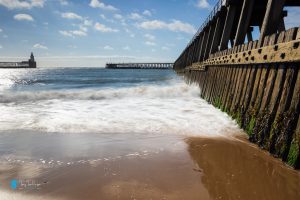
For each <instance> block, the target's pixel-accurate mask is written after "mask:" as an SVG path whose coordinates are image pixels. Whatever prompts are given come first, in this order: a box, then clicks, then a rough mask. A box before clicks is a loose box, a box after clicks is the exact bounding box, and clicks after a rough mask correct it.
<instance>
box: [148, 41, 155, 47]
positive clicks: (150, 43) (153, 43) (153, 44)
mask: <svg viewBox="0 0 300 200" xmlns="http://www.w3.org/2000/svg"><path fill="white" fill-rule="evenodd" d="M145 44H146V45H148V46H156V43H155V42H150V41H146V42H145Z"/></svg>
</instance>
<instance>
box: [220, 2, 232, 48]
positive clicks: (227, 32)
mask: <svg viewBox="0 0 300 200" xmlns="http://www.w3.org/2000/svg"><path fill="white" fill-rule="evenodd" d="M235 14H236V5H229V6H228V8H227V16H226V20H225V26H224V30H223V34H222V39H221V43H220V50H224V49H227V48H228V41H229V40H230V36H231V31H232V26H233V22H234V17H235Z"/></svg>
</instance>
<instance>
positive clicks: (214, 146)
mask: <svg viewBox="0 0 300 200" xmlns="http://www.w3.org/2000/svg"><path fill="white" fill-rule="evenodd" d="M15 134H18V133H15ZM11 135H12V134H11V133H10V136H9V137H10V138H11V137H12V136H11ZM27 137H28V134H27ZM33 137H35V135H34V134H33V135H32V138H33ZM78 137H79V136H78V135H77V136H76V135H75V136H74V135H64V137H63V136H62V135H60V134H54V135H47V136H44V137H40V138H35V140H36V139H40V142H39V143H37V141H34V144H39V145H40V146H43V147H44V146H46V145H45V144H46V143H47V141H52V142H51V145H50V146H48V148H47V147H45V148H44V150H42V149H39V147H38V146H36V145H31V147H30V146H28V148H29V149H28V151H30V152H31V153H32V158H35V159H36V160H26V159H23V160H22V161H21V159H20V158H19V159H20V160H18V158H16V159H15V160H13V158H10V159H11V160H10V161H9V162H8V161H7V162H2V163H0V167H1V173H0V180H1V190H0V195H1V199H5V200H6V199H33V200H35V199H50V200H51V199H65V200H68V199H174V200H175V199H176V200H177V199H204V200H206V199H207V200H209V199H249V200H250V199H266V200H268V199H270V200H274V199H275V200H277V199H278V200H280V199H289V200H293V199H295V200H296V199H298V198H299V196H300V191H299V186H300V173H299V172H298V171H295V170H293V169H291V168H289V167H287V166H285V165H284V164H283V163H282V162H280V161H279V160H278V159H275V158H273V157H271V156H270V155H268V154H267V153H266V152H264V151H262V150H260V149H258V148H257V147H255V146H254V145H252V144H250V143H249V142H248V141H247V140H246V138H244V137H239V138H231V139H230V138H228V139H226V138H214V137H213V138H200V137H189V138H186V137H182V136H171V135H166V136H151V137H150V136H147V137H146V136H145V137H142V136H139V137H137V138H134V137H133V136H127V137H128V138H127V139H125V138H123V139H120V138H118V139H117V137H118V136H115V137H114V138H113V139H112V138H111V137H110V139H109V141H108V140H107V141H105V140H103V138H102V139H101V142H100V140H98V141H97V136H96V135H93V134H91V135H89V136H85V138H86V139H85V141H84V144H85V147H84V148H86V147H89V148H88V149H85V150H83V149H81V148H82V146H81V147H80V145H79V146H78V148H79V149H78V151H76V150H74V151H73V152H72V148H73V146H72V145H71V146H66V147H65V148H62V146H61V145H60V142H59V141H61V140H65V139H68V141H70V140H72V142H73V143H75V144H77V145H78V141H81V138H80V137H79V138H78ZM62 138H63V139H62ZM2 139H4V141H5V140H6V139H9V138H3V137H2ZM29 140H30V139H29ZM2 141H3V140H2ZM53 141H56V142H53ZM76 141H77V142H76ZM5 142H6V143H8V142H7V141H5ZM81 142H82V141H81ZM50 149H52V152H51V151H49V150H50ZM104 149H105V150H104ZM109 150H111V151H109ZM43 151H44V152H43ZM56 151H61V155H56V157H54V156H53V155H55V154H56ZM79 152H82V153H81V154H80V153H79ZM86 152H89V155H85V153H86ZM16 154H17V155H18V153H16ZM19 155H20V156H21V155H22V153H21V152H19ZM41 155H43V156H44V159H42V160H41V159H39V157H41ZM66 155H68V156H66ZM58 160H59V161H58ZM12 179H17V180H20V181H23V183H24V181H32V182H33V183H35V184H38V186H37V185H34V184H33V185H26V182H25V184H23V186H22V185H18V188H17V189H16V190H12V189H11V188H10V186H9V181H10V180H12Z"/></svg>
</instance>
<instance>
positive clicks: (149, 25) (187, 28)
mask: <svg viewBox="0 0 300 200" xmlns="http://www.w3.org/2000/svg"><path fill="white" fill-rule="evenodd" d="M138 26H139V27H141V28H143V29H148V30H157V29H166V30H170V31H174V32H184V33H190V34H194V33H195V32H196V29H195V28H194V26H192V25H191V24H189V23H184V22H181V21H179V20H173V21H172V22H171V23H167V22H164V21H160V20H152V21H144V22H142V23H141V24H139V25H138Z"/></svg>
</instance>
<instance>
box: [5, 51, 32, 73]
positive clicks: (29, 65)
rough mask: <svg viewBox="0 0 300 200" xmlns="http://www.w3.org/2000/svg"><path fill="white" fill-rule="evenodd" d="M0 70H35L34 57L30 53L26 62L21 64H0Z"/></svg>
mask: <svg viewBox="0 0 300 200" xmlns="http://www.w3.org/2000/svg"><path fill="white" fill-rule="evenodd" d="M0 68H2V69H16V68H36V62H35V60H34V55H33V53H31V55H30V58H29V60H28V61H21V62H0Z"/></svg>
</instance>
